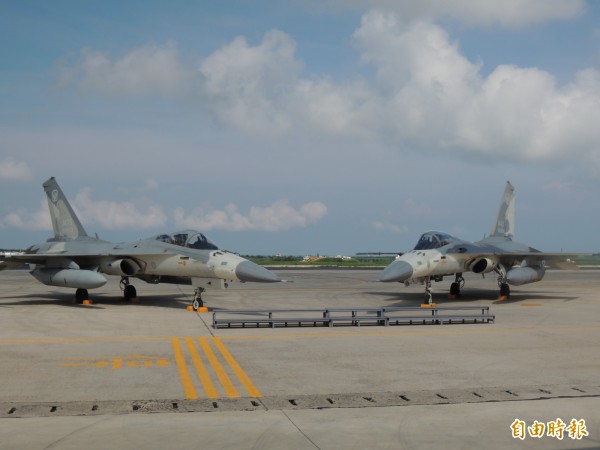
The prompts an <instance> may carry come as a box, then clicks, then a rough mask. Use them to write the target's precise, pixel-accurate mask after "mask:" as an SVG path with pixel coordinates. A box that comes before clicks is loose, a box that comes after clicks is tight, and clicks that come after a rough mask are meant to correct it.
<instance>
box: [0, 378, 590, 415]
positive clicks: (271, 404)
mask: <svg viewBox="0 0 600 450" xmlns="http://www.w3.org/2000/svg"><path fill="white" fill-rule="evenodd" d="M598 397H600V386H570V385H553V386H537V387H536V386H525V387H524V386H517V387H477V388H470V389H436V390H419V391H401V392H365V393H348V394H315V395H298V396H294V397H290V396H266V397H261V398H254V397H240V398H216V399H209V398H203V399H195V400H189V399H169V400H134V401H132V400H107V401H73V402H52V403H49V402H40V403H26V402H1V403H0V418H19V417H52V416H82V415H83V416H88V415H122V414H139V413H167V412H170V413H186V412H211V411H220V412H224V411H268V410H277V411H285V410H303V409H330V408H373V407H390V406H416V405H442V404H465V403H486V402H514V401H532V400H551V399H564V398H598Z"/></svg>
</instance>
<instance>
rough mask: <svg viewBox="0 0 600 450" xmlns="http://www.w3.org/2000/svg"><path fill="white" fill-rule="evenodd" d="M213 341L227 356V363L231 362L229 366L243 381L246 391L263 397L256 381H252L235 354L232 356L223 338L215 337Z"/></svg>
mask: <svg viewBox="0 0 600 450" xmlns="http://www.w3.org/2000/svg"><path fill="white" fill-rule="evenodd" d="M213 342H214V343H215V346H216V347H217V348H218V349H219V351H220V352H221V355H223V358H225V361H227V364H229V367H231V369H232V370H233V372H234V373H235V375H236V376H237V377H238V380H240V383H242V385H243V386H244V389H246V392H248V394H249V395H250V396H251V397H256V398H258V397H262V394H261V393H260V391H259V390H258V388H257V387H256V386H255V385H254V383H252V380H250V377H249V376H248V375H247V374H246V372H244V370H243V369H242V368H241V367H240V365H239V364H238V362H237V361H236V360H235V359H234V358H233V356H231V353H229V350H227V347H225V345H224V344H223V343H222V342H221V339H219V338H218V337H214V338H213Z"/></svg>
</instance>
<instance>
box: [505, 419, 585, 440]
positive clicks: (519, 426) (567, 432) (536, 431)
mask: <svg viewBox="0 0 600 450" xmlns="http://www.w3.org/2000/svg"><path fill="white" fill-rule="evenodd" d="M510 431H511V433H512V437H513V438H515V439H521V440H525V438H527V437H531V438H536V439H541V438H543V437H544V436H546V437H552V438H556V439H559V440H561V441H562V440H563V438H565V436H566V437H569V438H571V439H573V440H581V439H582V438H583V437H586V436H589V433H588V431H587V427H586V425H585V419H579V420H577V419H572V420H571V421H570V422H569V424H568V425H567V424H566V423H565V422H563V421H562V420H561V419H558V418H557V419H556V420H551V421H550V422H540V421H538V420H534V421H533V422H532V423H531V425H529V426H527V423H526V422H525V421H524V420H521V419H515V420H514V421H513V423H511V424H510Z"/></svg>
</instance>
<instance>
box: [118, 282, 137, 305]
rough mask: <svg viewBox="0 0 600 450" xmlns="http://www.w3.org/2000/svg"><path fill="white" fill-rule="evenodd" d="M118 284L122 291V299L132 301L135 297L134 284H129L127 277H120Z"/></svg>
mask: <svg viewBox="0 0 600 450" xmlns="http://www.w3.org/2000/svg"><path fill="white" fill-rule="evenodd" d="M119 285H120V286H121V290H122V291H123V300H124V301H133V300H134V299H136V298H137V291H136V290H135V286H134V285H133V284H129V277H121V282H120V283H119Z"/></svg>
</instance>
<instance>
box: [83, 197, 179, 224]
mask: <svg viewBox="0 0 600 450" xmlns="http://www.w3.org/2000/svg"><path fill="white" fill-rule="evenodd" d="M73 209H76V213H77V215H78V216H79V219H80V220H81V221H82V222H83V223H89V224H99V225H101V226H102V227H103V228H105V229H123V228H133V229H148V228H155V227H163V226H164V225H165V223H166V221H167V215H166V214H165V213H164V212H163V210H162V208H161V207H160V206H158V205H153V204H150V205H148V206H147V207H146V209H145V211H141V210H139V209H138V207H137V206H136V205H135V204H134V203H133V202H113V201H106V200H94V199H93V198H92V191H91V189H90V188H84V189H83V190H82V191H81V192H79V194H77V196H76V197H75V200H74V202H73Z"/></svg>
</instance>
